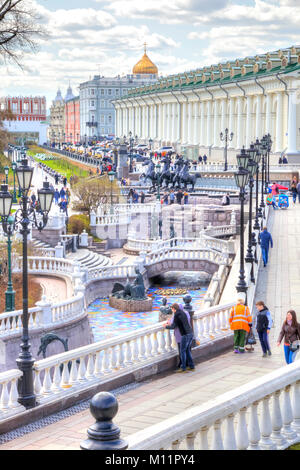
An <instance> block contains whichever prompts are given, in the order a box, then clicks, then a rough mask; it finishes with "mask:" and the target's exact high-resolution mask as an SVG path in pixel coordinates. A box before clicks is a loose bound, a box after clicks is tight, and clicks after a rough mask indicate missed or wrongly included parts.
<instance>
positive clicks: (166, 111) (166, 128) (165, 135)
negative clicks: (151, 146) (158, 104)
mask: <svg viewBox="0 0 300 470" xmlns="http://www.w3.org/2000/svg"><path fill="white" fill-rule="evenodd" d="M167 139H168V104H167V103H164V132H163V140H164V141H165V142H166V141H167Z"/></svg>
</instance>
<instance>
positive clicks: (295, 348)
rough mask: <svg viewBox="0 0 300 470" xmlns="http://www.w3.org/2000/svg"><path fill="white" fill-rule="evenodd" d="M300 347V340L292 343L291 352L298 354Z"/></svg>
mask: <svg viewBox="0 0 300 470" xmlns="http://www.w3.org/2000/svg"><path fill="white" fill-rule="evenodd" d="M299 347H300V340H299V339H297V340H296V341H293V342H292V343H291V342H290V351H292V352H296V351H298V349H299Z"/></svg>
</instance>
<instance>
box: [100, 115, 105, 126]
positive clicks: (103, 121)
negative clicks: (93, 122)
mask: <svg viewBox="0 0 300 470" xmlns="http://www.w3.org/2000/svg"><path fill="white" fill-rule="evenodd" d="M104 117H105V116H104V114H101V116H100V122H101V124H104V123H105V120H104Z"/></svg>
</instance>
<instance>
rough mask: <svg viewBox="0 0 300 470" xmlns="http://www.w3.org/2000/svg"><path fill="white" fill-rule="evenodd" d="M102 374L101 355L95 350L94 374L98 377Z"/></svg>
mask: <svg viewBox="0 0 300 470" xmlns="http://www.w3.org/2000/svg"><path fill="white" fill-rule="evenodd" d="M100 375H102V355H101V351H97V353H96V359H95V376H96V377H99V376H100Z"/></svg>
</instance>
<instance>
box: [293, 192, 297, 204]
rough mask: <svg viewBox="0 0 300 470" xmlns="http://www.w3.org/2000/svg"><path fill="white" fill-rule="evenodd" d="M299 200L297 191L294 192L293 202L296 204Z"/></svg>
mask: <svg viewBox="0 0 300 470" xmlns="http://www.w3.org/2000/svg"><path fill="white" fill-rule="evenodd" d="M296 200H297V193H293V203H294V204H295V203H296Z"/></svg>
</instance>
